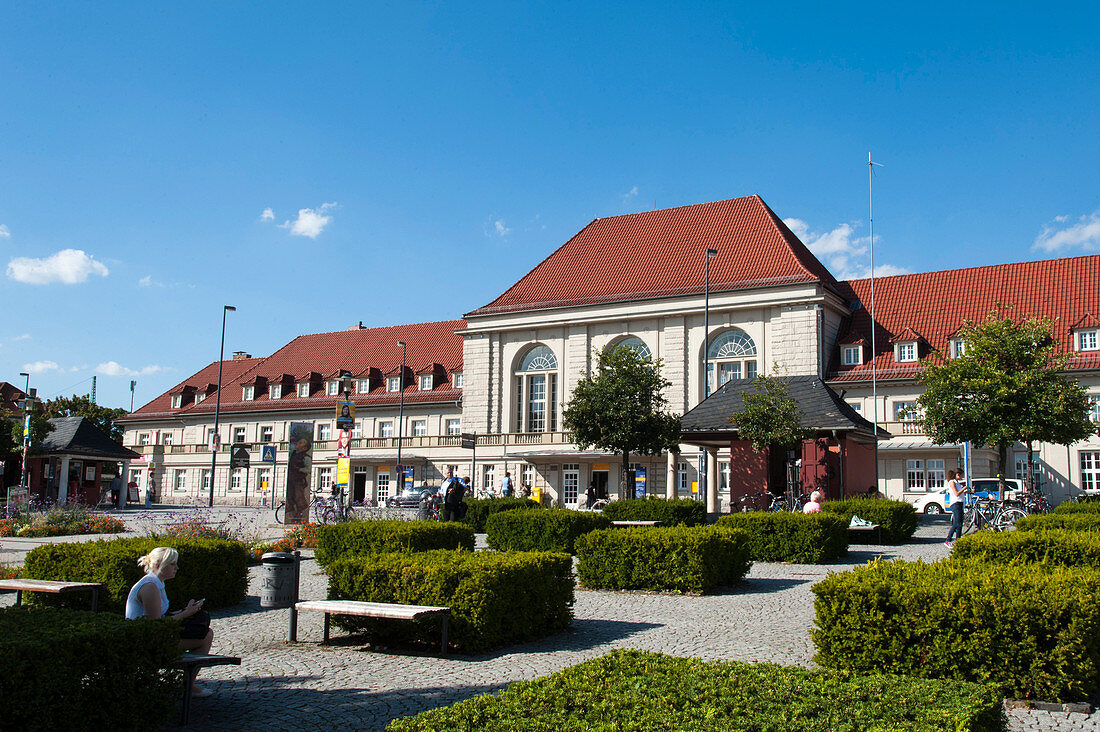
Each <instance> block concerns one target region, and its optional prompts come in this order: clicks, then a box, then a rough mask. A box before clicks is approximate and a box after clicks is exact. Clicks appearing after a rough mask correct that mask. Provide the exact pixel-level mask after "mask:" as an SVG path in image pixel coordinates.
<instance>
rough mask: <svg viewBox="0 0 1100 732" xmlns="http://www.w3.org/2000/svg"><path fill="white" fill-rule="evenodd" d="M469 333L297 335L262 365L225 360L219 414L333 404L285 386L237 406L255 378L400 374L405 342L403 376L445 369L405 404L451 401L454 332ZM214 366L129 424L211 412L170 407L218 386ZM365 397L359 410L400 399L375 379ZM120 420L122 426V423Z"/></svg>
mask: <svg viewBox="0 0 1100 732" xmlns="http://www.w3.org/2000/svg"><path fill="white" fill-rule="evenodd" d="M465 327H466V322H465V321H463V320H442V321H436V322H432V323H413V324H410V325H394V326H388V327H384V328H361V329H355V330H339V331H333V332H331V333H314V334H310V335H300V336H298V337H297V338H295V339H294V340H292V341H291V342H290V343H288V344H286V345H285V346H283V347H282V348H280V349H279V350H278V351H276V352H275V353H273V354H271V355H270V356H268V357H267V358H247V359H241V358H238V359H234V360H228V361H223V362H222V364H223V366H222V395H221V411H223V412H241V411H253V410H263V409H303V408H317V407H324V406H326V405H335V402H336V399H337V397H333V396H328V395H326V394H325V390H324V388H323V387H321V388H318V389H316V390H315V391H313V392H312V393H311V394H310V396H308V397H299V396H298V395H297V390H296V388H295V387H294V385H293V384H290V385H284V388H283V396H282V397H281V398H279V399H271V398H270V395H269V393H268V391H266V390H263V391H259V392H258V393H257V394H256V398H255V399H253V400H249V401H247V402H246V401H242V396H243V393H242V392H243V390H242V388H241V387H242V386H243V385H246V384H255V383H256V377H257V376H262V377H266V378H267V379H268V384H271V383H282V382H281V380H282V377H283V375H284V374H297V375H300V376H299V377H298V378H304V377H305V375H307V374H311V373H312V374H315V375H318V376H319V375H320V374H332V373H337V372H338V371H339V369H347V370H349V371H351V372H352V373H353V374H357V375H358V374H363V373H374V374H377V373H378V372H379V370H380V371H381V372H382V373H387V372H391V371H392V372H394V373H396V372H398V371H399V370H400V368H401V346H399V345H398V342H399V341H404V342H405V343H406V354H405V363H406V368H407V371H411V372H414V371H415V370H416V369H420V368H429V369H430V368H432V366H433V365H434V364H440V365H442V366H443V367H444V368H445V369H446V375H445V377H444V378H443V379H436V380H435V388H434V389H432V391H430V392H426V391H420V390H419V388H418V385H417V384H414V383H412V381H411V380H410V383H409V384H408V385H407V386H406V388H405V403H406V404H417V403H428V402H446V401H456V400H458V399H460V398H461V397H462V390H461V389H455V388H453V386H452V384H451V374H453V373H454V372H455V371H461V370H462V336H461V335H459V334H457V333H456V332H455V331H456V330H461V329H462V328H465ZM217 379H218V363H217V361H215V362H214V363H212V364H210V365H209V366H207V367H205V368H204V369H202V370H201V371H199V372H198V373H196V374H194V375H193V376H191V377H190V378H188V379H186V380H185V381H183V382H181V383H180V384H179V385H177V386H175V387H173V388H172V389H169V390H168V391H166V392H165V393H163V394H161V395H160V396H158V397H157V398H156V399H154V400H152V401H151V402H149V403H148V404H146V405H145V406H143V407H141V408H140V409H138V410H136V411H135V412H134V413H133V415H132V418H138V417H149V418H152V417H162V416H164V415H168V414H170V415H173V416H176V415H184V414H188V415H189V414H205V413H207V412H209V413H213V412H214V406H215V396H214V394H211V395H210V396H209V397H207V398H206V400H204V401H202V402H199V403H198V404H194V403H189V404H184V405H183V406H182V407H181V408H179V409H173V408H172V398H171V395H172V394H173V393H181V392H182V390H183V387H184V386H187V385H191V386H196V387H200V388H201V387H202V386H204V385H205V384H208V383H211V384H215V383H217ZM372 387H373V388H372V389H371V392H370V393H369V394H358V393H355V394H353V399H354V401H355V402H356V404H358V405H360V406H376V405H384V404H390V403H394V404H396V403H397V402H398V401H399V399H400V394H399V393H398V392H387V391H385V383H384V382H383V381H382V380H381V379H379V380H378V383H376V384H372ZM123 419H126V418H125V417H124V418H123Z"/></svg>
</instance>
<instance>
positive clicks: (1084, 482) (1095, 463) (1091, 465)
mask: <svg viewBox="0 0 1100 732" xmlns="http://www.w3.org/2000/svg"><path fill="white" fill-rule="evenodd" d="M1077 466H1078V468H1079V469H1080V471H1081V490H1095V489H1097V488H1100V450H1082V451H1081V453H1080V457H1079V458H1078V460H1077Z"/></svg>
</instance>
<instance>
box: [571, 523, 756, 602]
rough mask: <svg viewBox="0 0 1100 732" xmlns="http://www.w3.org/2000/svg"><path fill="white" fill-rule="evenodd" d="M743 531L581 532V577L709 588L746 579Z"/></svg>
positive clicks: (595, 583)
mask: <svg viewBox="0 0 1100 732" xmlns="http://www.w3.org/2000/svg"><path fill="white" fill-rule="evenodd" d="M747 544H748V541H747V537H746V535H745V533H744V532H741V531H733V530H724V529H716V528H704V527H687V526H674V527H670V528H663V527H656V528H648V527H647V528H631V529H597V530H596V531H590V532H588V533H587V534H584V535H583V536H579V537H577V542H576V548H577V558H578V559H579V560H580V562H579V564H578V565H577V578H578V579H580V581H581V584H582V585H584V586H585V587H587V588H588V589H592V590H671V591H674V592H698V593H703V594H705V593H708V592H710V591H712V590H714V589H715V588H717V587H728V586H730V585H733V584H736V583H738V582H740V581H741V580H742V579H744V577H745V575H746V574H748V571H749V567H751V566H752V562H750V561H749V552H748V547H747Z"/></svg>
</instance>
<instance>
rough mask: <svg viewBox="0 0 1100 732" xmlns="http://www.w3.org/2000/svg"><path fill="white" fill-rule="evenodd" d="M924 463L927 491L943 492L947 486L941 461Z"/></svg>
mask: <svg viewBox="0 0 1100 732" xmlns="http://www.w3.org/2000/svg"><path fill="white" fill-rule="evenodd" d="M925 463H926V464H925V474H926V475H927V477H928V490H930V491H940V490H943V489H944V487H945V486H946V485H947V474H946V473H945V471H944V463H943V460H927V461H925Z"/></svg>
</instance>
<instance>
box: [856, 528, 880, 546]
mask: <svg viewBox="0 0 1100 732" xmlns="http://www.w3.org/2000/svg"><path fill="white" fill-rule="evenodd" d="M853 531H855V532H857V533H861V534H872V535H874V537H875V543H876V544H879V545H881V544H882V527H881V526H879V525H878V524H871V525H870V526H849V527H848V532H849V536H851V532H853Z"/></svg>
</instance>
